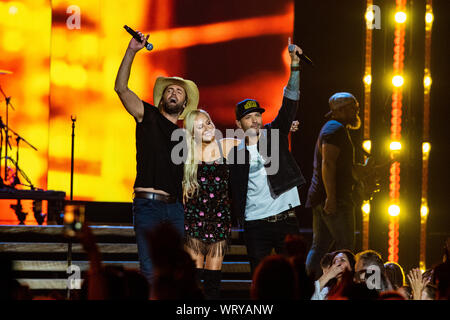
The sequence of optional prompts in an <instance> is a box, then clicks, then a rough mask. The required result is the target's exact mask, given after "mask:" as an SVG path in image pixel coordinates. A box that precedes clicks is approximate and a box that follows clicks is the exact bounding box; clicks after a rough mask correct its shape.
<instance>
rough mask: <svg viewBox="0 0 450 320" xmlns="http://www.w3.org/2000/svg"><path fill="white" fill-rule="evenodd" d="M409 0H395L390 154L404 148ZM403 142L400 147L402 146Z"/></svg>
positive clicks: (392, 189) (394, 196)
mask: <svg viewBox="0 0 450 320" xmlns="http://www.w3.org/2000/svg"><path fill="white" fill-rule="evenodd" d="M406 19H407V16H406V0H396V13H395V31H394V64H393V73H394V77H393V78H392V84H393V92H392V112H391V141H392V143H391V157H392V158H393V159H394V160H395V156H396V155H397V153H398V152H400V150H401V144H400V140H401V132H402V99H403V90H402V86H403V83H404V79H403V69H404V58H405V55H404V52H405V25H406ZM399 146H400V147H399ZM389 198H390V206H389V216H390V218H389V221H390V222H389V242H388V243H389V248H388V252H389V257H388V260H389V261H394V262H398V243H399V239H398V229H399V214H400V162H399V161H394V162H393V163H392V165H391V170H390V184H389Z"/></svg>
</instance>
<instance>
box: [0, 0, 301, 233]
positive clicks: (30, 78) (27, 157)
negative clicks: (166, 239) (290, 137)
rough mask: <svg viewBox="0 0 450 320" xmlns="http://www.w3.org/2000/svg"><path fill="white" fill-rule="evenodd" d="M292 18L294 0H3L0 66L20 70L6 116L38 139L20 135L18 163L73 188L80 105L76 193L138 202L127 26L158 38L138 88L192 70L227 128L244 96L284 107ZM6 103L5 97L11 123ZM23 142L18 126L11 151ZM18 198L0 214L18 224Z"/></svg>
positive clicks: (0, 219)
mask: <svg viewBox="0 0 450 320" xmlns="http://www.w3.org/2000/svg"><path fill="white" fill-rule="evenodd" d="M293 22H294V4H293V1H292V0H281V1H258V0H248V1H239V0H229V1H207V0H140V1H139V0H135V1H129V0H128V1H125V0H115V1H106V0H89V1H87V0H85V1H76V0H71V1H60V0H58V1H57V0H55V1H45V0H24V1H20V2H11V1H0V56H1V57H2V58H1V61H0V69H7V70H10V71H12V72H13V74H11V75H4V76H0V85H1V86H2V88H3V90H4V91H5V93H6V94H7V95H8V96H12V99H11V101H12V103H13V106H14V110H12V109H10V110H9V119H8V120H9V126H10V127H11V128H12V129H14V130H15V131H16V132H17V133H19V134H20V135H21V136H23V138H25V139H26V141H28V142H29V143H30V144H31V145H33V146H34V147H36V148H37V149H38V151H35V150H33V149H32V148H31V147H30V146H29V145H27V144H26V143H25V142H24V141H21V142H20V153H19V157H20V158H19V160H20V161H19V165H20V168H21V169H22V170H23V171H24V173H25V174H26V176H27V177H28V179H29V180H30V181H31V183H32V184H33V185H34V186H35V187H37V188H42V189H45V190H61V191H65V192H66V193H67V195H68V196H69V194H70V160H71V132H72V121H71V115H74V116H76V122H75V126H76V128H75V176H74V190H73V194H74V199H78V200H92V201H120V202H126V201H131V195H132V187H133V183H134V178H135V174H136V162H135V121H134V119H133V118H132V117H131V116H130V115H129V114H128V113H127V112H126V111H125V109H124V108H123V106H122V105H121V103H120V100H119V98H118V97H117V95H116V93H115V92H114V80H115V77H116V73H117V70H118V68H119V65H120V62H121V59H122V57H123V55H124V53H125V50H126V47H127V45H128V42H129V40H130V36H129V35H128V33H126V32H125V30H124V29H123V26H124V25H125V24H126V25H129V26H130V27H132V28H133V29H135V30H140V31H142V32H144V33H150V40H149V41H150V42H151V43H153V45H154V50H153V51H152V52H146V51H141V52H139V54H138V55H137V56H136V59H135V62H134V64H133V67H132V72H131V77H130V82H129V87H130V89H132V90H133V91H134V92H136V93H137V94H138V95H139V97H141V98H142V99H144V100H146V101H148V102H150V103H152V102H153V101H152V100H153V98H152V97H153V84H154V81H155V79H156V77H158V76H161V75H163V76H175V75H176V76H181V77H183V78H188V79H192V80H194V81H195V82H196V83H197V85H198V86H199V89H200V104H199V106H200V107H201V108H204V109H206V110H207V111H208V112H209V113H210V114H211V116H212V119H213V121H214V122H215V123H216V125H217V127H218V128H219V129H222V130H224V129H225V128H234V106H235V104H236V102H238V101H240V100H242V99H244V98H247V97H251V98H256V99H257V100H259V102H260V103H261V105H262V106H263V107H265V108H266V109H267V112H266V113H264V121H270V120H272V119H273V118H274V116H275V115H276V112H277V110H278V107H279V106H280V104H281V100H282V90H283V87H284V86H285V84H286V81H287V79H288V75H289V56H288V54H287V52H286V48H287V42H288V37H289V36H292V32H293ZM4 106H5V104H4V102H3V99H2V107H1V109H0V115H1V116H2V118H3V121H4V122H5V117H6V110H5V107H4ZM15 141H16V140H15V135H14V134H12V141H11V145H12V149H10V150H8V155H9V156H12V158H13V159H16V142H15ZM3 149H4V148H3ZM2 156H4V150H3V153H2ZM3 166H4V160H2V171H1V176H2V177H3V178H4V169H3ZM9 166H10V167H11V168H13V167H14V166H13V165H12V162H11V163H10V164H9ZM19 177H20V180H21V182H22V183H23V184H27V181H26V179H25V178H24V177H23V176H22V175H19ZM12 203H15V202H12V201H4V200H2V201H0V205H1V206H0V223H2V224H9V223H12V224H15V223H17V219H16V217H15V215H14V213H13V211H12V210H11V209H10V208H9V205H10V204H12ZM23 203H24V210H25V211H28V212H30V203H28V202H26V201H24V202H23ZM33 220H34V219H33V217H32V216H31V215H29V216H28V218H27V220H26V224H34V223H35V222H34V221H33Z"/></svg>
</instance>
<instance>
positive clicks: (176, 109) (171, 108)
mask: <svg viewBox="0 0 450 320" xmlns="http://www.w3.org/2000/svg"><path fill="white" fill-rule="evenodd" d="M162 108H163V110H164V112H165V113H167V114H180V113H182V112H183V110H184V101H183V102H178V103H176V104H173V103H171V102H166V101H164V102H163V104H162Z"/></svg>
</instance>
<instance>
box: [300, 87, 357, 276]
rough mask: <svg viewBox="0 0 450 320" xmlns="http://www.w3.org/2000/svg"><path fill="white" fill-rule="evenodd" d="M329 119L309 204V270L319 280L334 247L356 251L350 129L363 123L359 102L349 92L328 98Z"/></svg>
mask: <svg viewBox="0 0 450 320" xmlns="http://www.w3.org/2000/svg"><path fill="white" fill-rule="evenodd" d="M328 103H329V106H330V112H328V113H327V114H326V115H325V117H327V118H328V121H327V122H326V123H325V125H324V126H323V127H322V129H321V131H320V134H319V137H318V139H317V143H316V147H315V152H314V166H313V167H314V169H313V176H312V179H311V186H310V188H309V191H308V196H307V201H306V207H307V208H308V207H309V208H312V212H313V242H312V246H311V249H310V251H309V253H308V257H307V260H306V268H307V272H308V273H309V274H310V275H312V276H313V277H315V279H318V278H319V277H320V276H321V274H322V269H321V267H320V260H321V259H322V257H323V256H324V255H325V254H326V253H327V252H329V250H331V249H332V248H331V247H332V245H333V244H334V250H340V249H348V250H354V240H355V212H354V203H353V200H352V190H353V187H354V184H355V179H354V178H353V169H354V167H355V160H354V159H355V156H354V154H355V149H354V146H353V143H352V141H351V139H350V135H349V132H348V130H357V129H359V128H360V126H361V119H360V118H359V116H358V112H359V103H358V101H357V100H356V98H355V97H354V96H353V95H352V94H350V93H347V92H338V93H336V94H334V95H333V96H331V98H330V99H329V101H328Z"/></svg>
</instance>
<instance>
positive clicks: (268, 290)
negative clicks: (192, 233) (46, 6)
mask: <svg viewBox="0 0 450 320" xmlns="http://www.w3.org/2000/svg"><path fill="white" fill-rule="evenodd" d="M149 243H150V244H151V245H150V252H151V257H152V260H153V262H154V268H155V274H154V281H153V282H152V285H150V284H149V283H148V281H147V280H146V278H145V277H144V276H142V275H141V274H140V273H139V272H138V271H137V270H131V269H127V268H124V267H122V266H102V267H101V268H100V270H98V272H91V271H92V270H89V272H88V273H87V275H86V277H85V278H86V280H85V281H84V282H83V285H82V288H81V290H79V292H78V293H76V294H74V295H73V297H72V299H79V300H95V299H104V300H148V299H151V300H203V299H204V294H203V292H202V289H201V283H200V282H199V281H198V278H197V277H196V269H195V264H194V262H193V260H192V259H191V258H190V256H189V254H188V253H186V252H185V250H184V248H183V239H182V237H181V236H180V235H178V233H177V231H176V230H175V229H174V228H173V227H172V226H171V225H170V224H161V225H160V226H159V227H158V228H155V229H154V230H153V231H152V232H150V233H149ZM86 247H88V246H86ZM284 249H285V250H284V254H277V255H271V256H268V257H266V258H265V259H263V260H262V261H261V263H260V264H259V265H258V266H257V268H256V269H255V272H254V273H253V275H252V280H253V281H252V284H251V287H250V298H251V299H253V300H311V298H312V297H313V296H315V295H316V291H317V290H323V289H326V295H325V296H324V297H323V299H327V300H448V299H449V297H450V260H449V259H448V256H449V254H448V249H449V246H448V243H447V244H446V246H445V251H444V258H443V262H442V263H439V264H438V265H436V266H434V267H433V268H431V269H429V270H426V271H425V272H423V273H422V272H421V271H420V270H419V269H418V268H417V269H412V270H411V271H410V272H408V273H407V274H406V276H405V272H404V270H403V268H402V267H401V265H399V264H398V263H395V262H389V261H388V262H384V261H383V259H382V256H381V255H380V254H379V253H378V252H376V251H373V250H366V251H362V252H359V253H357V254H353V253H352V252H351V251H349V250H345V249H344V250H336V251H333V252H329V253H327V254H325V255H324V256H323V257H322V259H321V262H320V264H321V268H322V272H323V274H322V275H321V276H319V277H318V275H315V276H314V275H309V274H307V272H306V268H305V260H306V253H307V245H306V242H305V241H304V239H303V238H302V236H300V235H288V236H287V237H286V239H285V248H284ZM0 268H1V270H0V271H1V272H0V288H1V290H0V299H1V300H31V299H53V300H58V299H66V297H65V296H63V295H61V294H58V293H51V294H49V295H46V296H33V295H32V294H31V291H30V290H29V288H28V287H27V286H26V285H22V284H20V283H19V282H18V281H17V280H15V278H14V271H13V263H12V259H11V258H10V257H8V256H5V255H2V256H1V263H0ZM324 276H326V277H324ZM321 277H324V278H326V279H327V281H326V283H324V284H323V288H322V287H320V286H319V285H316V284H315V282H318V281H319V280H320V279H324V278H321Z"/></svg>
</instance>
